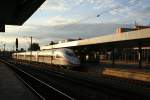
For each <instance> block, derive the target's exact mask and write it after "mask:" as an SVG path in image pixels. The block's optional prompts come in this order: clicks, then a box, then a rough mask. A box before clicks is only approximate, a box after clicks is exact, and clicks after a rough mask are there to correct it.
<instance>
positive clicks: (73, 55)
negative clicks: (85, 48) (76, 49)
mask: <svg viewBox="0 0 150 100" xmlns="http://www.w3.org/2000/svg"><path fill="white" fill-rule="evenodd" d="M66 55H68V56H71V57H75V54H74V53H72V52H68V51H66Z"/></svg>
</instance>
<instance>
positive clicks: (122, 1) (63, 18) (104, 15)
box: [0, 0, 150, 49]
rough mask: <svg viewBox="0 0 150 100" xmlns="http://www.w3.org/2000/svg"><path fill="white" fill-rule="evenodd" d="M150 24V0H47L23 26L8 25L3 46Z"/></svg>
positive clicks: (76, 36)
mask: <svg viewBox="0 0 150 100" xmlns="http://www.w3.org/2000/svg"><path fill="white" fill-rule="evenodd" d="M135 21H136V23H138V24H140V25H148V24H150V0H46V2H45V3H44V4H43V5H42V6H41V7H40V8H39V9H38V10H37V11H36V12H35V13H34V14H33V15H32V16H31V17H30V18H29V19H28V20H27V21H26V22H25V23H24V25H23V26H6V32H5V33H0V38H1V40H0V44H1V45H0V48H3V44H6V49H13V46H14V45H15V38H19V48H24V49H27V48H28V46H29V43H30V37H31V36H32V37H33V42H38V43H39V44H40V45H46V44H48V43H49V42H50V41H58V40H64V39H67V38H90V37H96V36H100V35H105V34H113V33H114V32H115V29H116V28H117V27H131V26H133V24H134V23H135Z"/></svg>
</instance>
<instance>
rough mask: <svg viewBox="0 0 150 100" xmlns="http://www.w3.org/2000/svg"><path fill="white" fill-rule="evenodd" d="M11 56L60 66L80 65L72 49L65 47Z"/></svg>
mask: <svg viewBox="0 0 150 100" xmlns="http://www.w3.org/2000/svg"><path fill="white" fill-rule="evenodd" d="M12 58H14V59H21V60H29V61H35V62H44V63H48V64H54V65H60V66H79V65H80V61H79V59H78V57H77V56H76V55H75V53H74V52H73V50H71V49H67V48H62V49H52V50H43V51H32V52H20V53H13V54H12Z"/></svg>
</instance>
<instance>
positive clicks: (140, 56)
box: [138, 44, 142, 68]
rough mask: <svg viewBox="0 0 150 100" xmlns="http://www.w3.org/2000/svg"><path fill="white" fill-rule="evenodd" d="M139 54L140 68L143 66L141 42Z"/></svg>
mask: <svg viewBox="0 0 150 100" xmlns="http://www.w3.org/2000/svg"><path fill="white" fill-rule="evenodd" d="M138 49H139V54H138V61H139V68H142V46H141V44H139V47H138Z"/></svg>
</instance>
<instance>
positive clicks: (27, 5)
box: [0, 0, 45, 31]
mask: <svg viewBox="0 0 150 100" xmlns="http://www.w3.org/2000/svg"><path fill="white" fill-rule="evenodd" d="M44 1H45V0H0V31H5V25H22V24H23V23H24V22H25V21H26V20H27V19H28V18H29V17H30V16H31V15H32V14H33V13H34V12H35V11H36V10H37V9H38V8H39V7H40V6H41V5H42V3H43V2H44Z"/></svg>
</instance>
